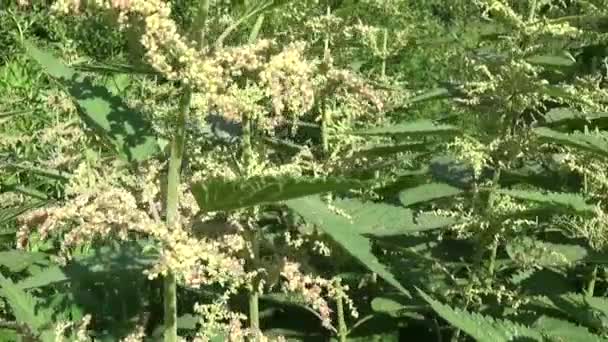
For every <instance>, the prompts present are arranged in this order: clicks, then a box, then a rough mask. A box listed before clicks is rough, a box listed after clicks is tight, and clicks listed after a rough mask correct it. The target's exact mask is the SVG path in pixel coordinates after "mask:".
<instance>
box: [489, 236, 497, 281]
mask: <svg viewBox="0 0 608 342" xmlns="http://www.w3.org/2000/svg"><path fill="white" fill-rule="evenodd" d="M497 251H498V238H497V237H494V241H493V242H492V249H491V250H490V253H491V254H490V265H489V266H488V273H490V277H493V276H494V269H495V268H496V252H497Z"/></svg>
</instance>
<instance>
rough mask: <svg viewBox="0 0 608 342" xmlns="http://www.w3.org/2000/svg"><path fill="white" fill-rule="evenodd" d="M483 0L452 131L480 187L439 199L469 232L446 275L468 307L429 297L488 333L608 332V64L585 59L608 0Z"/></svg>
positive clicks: (446, 288) (442, 286) (573, 335)
mask: <svg viewBox="0 0 608 342" xmlns="http://www.w3.org/2000/svg"><path fill="white" fill-rule="evenodd" d="M477 3H478V4H479V5H480V9H481V10H482V16H483V17H484V18H485V20H486V23H487V24H486V25H487V26H486V27H485V28H484V30H485V34H484V35H482V37H481V38H482V40H481V41H480V43H479V46H478V48H477V49H476V50H475V51H473V52H471V53H470V54H469V55H468V56H466V57H465V58H466V62H467V64H468V66H469V67H468V68H467V69H466V70H465V74H464V77H463V78H462V79H463V82H462V84H461V85H460V90H461V91H462V92H463V94H459V95H457V97H456V99H455V100H456V102H455V103H456V105H457V107H458V108H457V111H458V112H460V113H461V114H460V115H457V116H454V117H451V118H448V120H454V121H456V122H460V123H461V124H462V125H463V127H465V128H466V130H465V132H466V133H465V134H464V135H462V136H459V137H457V138H456V139H454V140H453V141H452V142H451V143H449V144H447V147H448V150H450V151H451V152H452V153H454V155H455V156H456V157H457V159H460V160H461V161H463V162H465V163H466V164H468V170H470V171H469V174H467V176H468V177H469V178H468V179H466V180H465V181H466V182H467V183H468V186H470V191H468V197H466V198H463V199H461V202H460V203H457V204H456V206H454V205H451V208H448V207H447V206H446V207H443V208H440V209H439V212H441V213H450V212H451V213H452V215H454V217H455V218H456V219H457V220H458V223H456V224H454V225H452V226H451V229H450V230H449V233H448V234H445V235H444V237H443V239H444V241H446V243H449V241H450V240H452V239H455V240H456V241H463V240H464V241H468V242H471V244H470V245H469V247H470V249H469V250H468V251H466V252H463V251H462V250H461V252H460V254H461V255H460V257H461V258H462V260H463V261H465V263H464V264H462V263H443V266H444V267H445V272H446V274H447V276H445V277H444V278H445V279H442V280H441V281H439V282H437V284H436V285H435V289H436V290H437V291H438V295H439V294H440V293H442V294H441V296H444V298H445V299H446V300H450V301H452V303H453V304H456V303H457V304H456V306H458V307H459V308H458V309H452V308H450V307H449V306H447V305H444V304H441V303H440V302H438V301H435V300H434V299H431V298H430V297H428V296H427V295H423V296H424V297H425V298H426V299H427V300H428V301H429V302H430V303H431V306H432V307H433V308H434V309H435V310H436V311H437V312H438V313H439V314H440V315H441V316H442V317H443V318H445V319H446V320H447V321H448V322H450V323H451V324H453V325H454V326H455V327H457V328H459V329H460V330H462V331H463V332H465V333H467V334H468V335H470V336H472V337H474V338H475V339H476V340H479V341H511V340H514V339H526V340H534V341H544V340H551V341H553V340H555V341H557V340H564V339H565V340H568V341H591V340H593V341H596V340H597V341H599V340H603V339H604V338H605V337H606V335H605V334H606V330H605V325H604V324H605V319H606V314H607V313H608V312H607V311H606V306H605V305H606V300H605V298H604V297H603V296H598V291H604V289H605V278H604V277H603V267H602V264H603V263H604V261H605V244H604V241H605V234H606V232H605V217H606V216H605V215H606V214H605V210H606V208H605V203H604V202H605V201H603V199H604V196H605V191H604V190H602V187H603V186H602V185H600V184H602V181H601V179H603V177H604V172H603V171H600V169H602V168H603V166H602V167H600V166H599V165H605V162H604V161H603V158H604V156H605V147H606V145H605V139H606V137H605V132H604V131H603V130H604V129H605V127H604V125H603V124H602V122H603V118H604V117H605V115H606V109H607V107H606V105H607V102H606V99H607V98H608V97H607V95H608V94H607V92H606V88H605V77H606V73H605V72H606V70H605V68H604V70H600V69H598V68H596V69H595V70H593V72H589V71H590V70H588V69H587V68H586V67H585V66H584V65H585V63H586V59H587V58H589V55H588V54H589V53H591V52H590V49H593V47H594V46H596V45H597V44H605V42H606V37H607V36H606V27H605V16H601V15H600V16H596V15H598V13H604V12H603V11H605V7H602V6H605V5H606V3H605V2H602V1H597V2H583V1H581V2H559V1H556V2H541V1H529V2H526V4H525V6H523V5H522V4H521V3H518V4H517V5H516V4H511V2H507V1H493V0H488V1H477ZM520 5H521V6H520ZM599 58H600V59H601V58H602V56H601V55H600V56H599ZM603 58H604V59H605V56H603ZM446 232H448V231H446ZM464 270H466V272H463V271H464ZM575 279H576V280H575ZM599 289H602V290H599ZM465 310H471V311H475V313H471V312H466V311H465ZM483 314H485V315H487V316H484V315H483ZM491 316H494V317H499V318H501V319H495V318H491Z"/></svg>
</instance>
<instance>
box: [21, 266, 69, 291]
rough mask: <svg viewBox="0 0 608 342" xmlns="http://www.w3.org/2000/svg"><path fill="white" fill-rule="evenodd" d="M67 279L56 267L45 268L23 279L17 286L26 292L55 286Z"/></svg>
mask: <svg viewBox="0 0 608 342" xmlns="http://www.w3.org/2000/svg"><path fill="white" fill-rule="evenodd" d="M67 279H68V277H67V276H66V275H65V273H64V272H63V270H62V269H61V268H60V267H58V266H51V267H47V268H45V269H44V270H42V271H41V272H38V273H36V274H34V275H32V276H30V277H27V278H25V279H23V280H22V281H20V282H18V283H17V286H18V287H19V288H21V289H24V290H27V289H31V288H38V287H43V286H47V285H50V284H55V283H58V282H62V281H65V280H67Z"/></svg>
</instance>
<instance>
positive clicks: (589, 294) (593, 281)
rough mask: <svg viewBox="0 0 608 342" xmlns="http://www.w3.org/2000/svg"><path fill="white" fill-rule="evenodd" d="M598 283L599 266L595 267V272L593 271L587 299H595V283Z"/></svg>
mask: <svg viewBox="0 0 608 342" xmlns="http://www.w3.org/2000/svg"><path fill="white" fill-rule="evenodd" d="M596 281H597V266H595V265H594V266H593V271H591V279H589V284H587V293H586V295H587V297H593V294H594V292H595V282H596Z"/></svg>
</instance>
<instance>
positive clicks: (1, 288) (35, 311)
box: [0, 274, 53, 334]
mask: <svg viewBox="0 0 608 342" xmlns="http://www.w3.org/2000/svg"><path fill="white" fill-rule="evenodd" d="M0 294H1V295H2V297H4V298H5V299H6V301H7V302H8V304H9V305H10V307H11V310H12V313H13V315H14V316H15V318H16V319H17V321H18V322H21V323H24V324H26V325H27V326H28V327H29V328H30V329H31V330H32V331H34V332H35V333H38V334H40V333H42V332H43V331H44V330H47V329H48V328H51V329H52V327H50V326H49V325H50V324H52V323H53V316H52V311H51V310H49V309H43V308H39V307H37V304H38V302H37V300H36V299H35V298H34V297H33V296H32V295H30V294H29V293H27V292H25V291H23V290H22V289H20V288H19V287H17V286H16V285H15V284H14V283H13V282H12V281H11V280H10V279H7V278H5V277H4V276H3V275H2V274H0Z"/></svg>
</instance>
